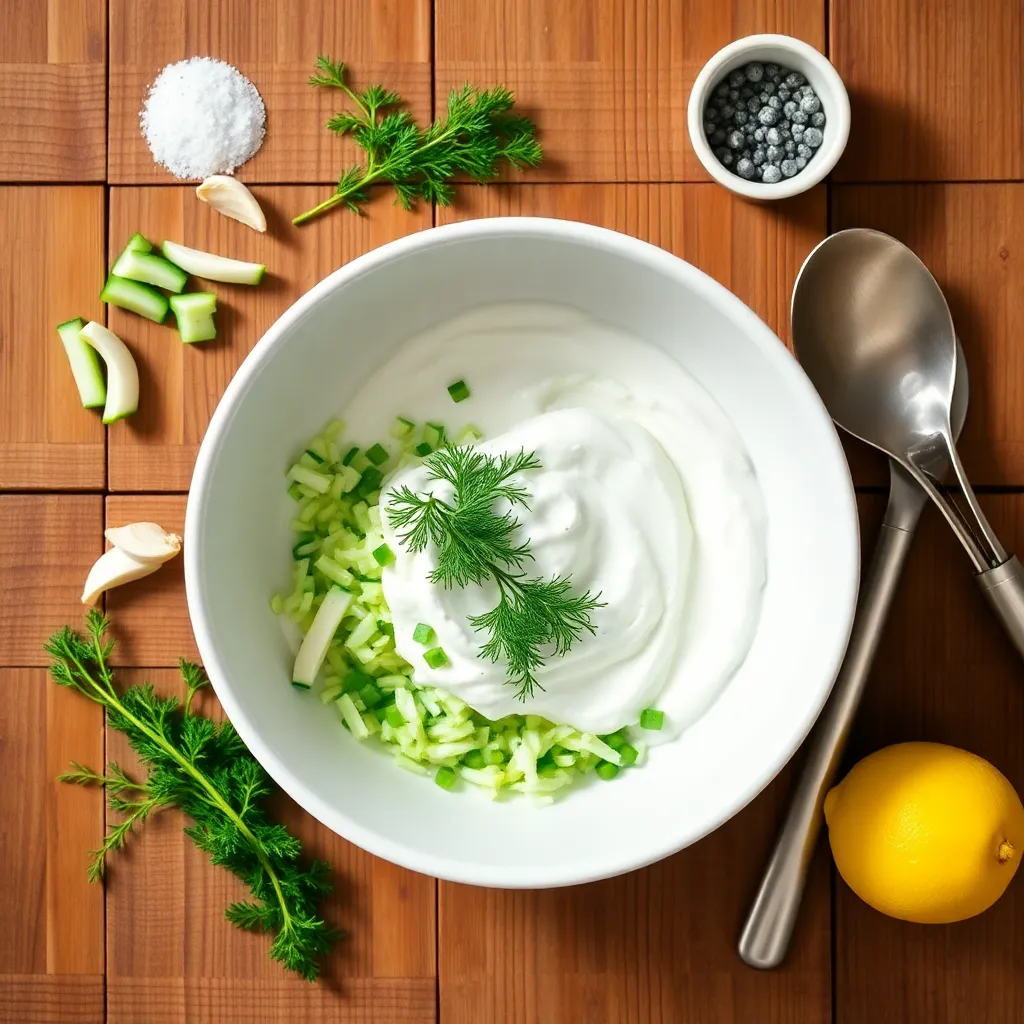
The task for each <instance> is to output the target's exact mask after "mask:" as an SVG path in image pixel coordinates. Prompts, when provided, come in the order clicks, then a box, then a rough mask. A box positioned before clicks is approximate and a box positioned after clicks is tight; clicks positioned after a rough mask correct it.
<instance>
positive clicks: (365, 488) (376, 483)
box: [355, 466, 384, 498]
mask: <svg viewBox="0 0 1024 1024" xmlns="http://www.w3.org/2000/svg"><path fill="white" fill-rule="evenodd" d="M383 479H384V474H383V473H382V472H381V471H380V470H379V469H378V468H377V467H376V466H370V467H369V468H368V469H364V470H363V473H362V476H360V477H359V483H357V484H356V487H355V493H356V496H357V497H359V498H365V497H366V496H367V495H368V494H371V493H372V492H373V491H375V490H377V488H378V487H380V482H381V480H383Z"/></svg>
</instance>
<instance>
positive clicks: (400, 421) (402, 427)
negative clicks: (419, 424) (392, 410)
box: [388, 416, 416, 438]
mask: <svg viewBox="0 0 1024 1024" xmlns="http://www.w3.org/2000/svg"><path fill="white" fill-rule="evenodd" d="M415 429H416V424H415V423H414V422H413V421H412V420H407V419H406V418H405V417H404V416H396V417H395V422H394V423H392V424H391V429H390V430H389V431H388V433H389V434H390V435H391V436H392V437H398V438H402V437H408V436H409V435H410V434H411V433H412V432H413V431H414V430H415Z"/></svg>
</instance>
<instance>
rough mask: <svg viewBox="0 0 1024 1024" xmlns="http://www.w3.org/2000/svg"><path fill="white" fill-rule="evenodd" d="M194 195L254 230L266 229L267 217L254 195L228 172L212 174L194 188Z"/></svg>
mask: <svg viewBox="0 0 1024 1024" xmlns="http://www.w3.org/2000/svg"><path fill="white" fill-rule="evenodd" d="M196 195H197V196H199V198H200V199H201V200H202V201H203V202H204V203H209V204H210V205H211V206H212V207H213V208H214V209H215V210H216V211H217V212H218V213H223V214H224V216H225V217H230V218H231V219H232V220H237V221H241V222H242V223H243V224H246V225H248V227H250V228H254V229H255V230H256V231H266V230H267V218H266V217H264V216H263V211H262V210H261V209H260V204H259V203H258V202H256V197H255V196H254V195H253V194H252V193H251V192H250V191H249V190H248V189H247V188H246V187H245V186H244V185H243V184H242V183H241V182H240V181H239V180H238V179H237V178H233V177H231V175H230V174H214V175H213V176H212V177H210V178H207V179H206V181H204V182H203V183H202V184H201V185H200V186H199V187H198V188H197V189H196Z"/></svg>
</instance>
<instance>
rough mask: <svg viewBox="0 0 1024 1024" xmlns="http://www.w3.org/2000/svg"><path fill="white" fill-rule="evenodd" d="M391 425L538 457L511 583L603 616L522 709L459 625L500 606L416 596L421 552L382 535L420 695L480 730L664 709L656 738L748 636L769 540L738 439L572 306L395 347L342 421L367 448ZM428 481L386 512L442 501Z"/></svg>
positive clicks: (724, 677) (432, 334) (669, 364)
mask: <svg viewBox="0 0 1024 1024" xmlns="http://www.w3.org/2000/svg"><path fill="white" fill-rule="evenodd" d="M460 378H463V379H465V380H466V382H467V384H468V385H469V387H470V389H471V392H472V397H471V399H470V400H469V401H466V402H463V403H461V404H459V405H453V404H452V403H451V401H450V400H449V399H448V397H447V393H446V388H447V385H448V384H450V383H451V382H452V381H454V380H457V379H460ZM383 410H387V412H384V411H383ZM396 410H397V411H400V412H401V413H402V414H403V415H406V416H409V417H410V418H412V419H416V420H420V421H422V420H440V421H446V422H447V423H448V424H449V425H450V426H451V427H453V428H455V429H456V430H457V429H458V428H459V427H460V426H461V425H462V424H463V423H465V422H467V421H469V422H474V423H475V424H477V425H478V426H479V427H480V428H481V429H482V430H483V432H484V433H485V435H486V437H487V438H488V440H486V441H485V442H483V444H482V447H483V448H484V450H486V451H488V452H492V453H498V452H518V451H519V450H520V449H524V450H526V451H534V452H536V454H537V457H538V460H539V461H540V463H541V466H542V468H541V469H538V470H531V471H528V472H526V473H524V474H522V479H521V480H520V481H518V482H520V483H521V484H522V485H523V486H524V487H525V488H526V489H527V491H528V492H529V493H530V495H531V501H530V509H529V510H525V509H517V512H516V514H517V518H518V519H519V520H520V522H521V524H522V527H521V529H522V536H523V538H529V540H530V547H531V553H532V555H533V561H532V562H529V563H527V565H526V569H527V571H528V572H529V573H530V574H531V575H536V576H541V577H546V578H550V577H552V576H563V575H570V576H571V577H572V582H573V589H574V591H575V592H576V593H583V592H584V591H586V590H588V589H589V590H590V591H592V592H597V591H600V593H601V600H602V601H603V602H604V606H603V607H601V608H599V609H597V610H596V611H595V612H594V614H593V621H594V625H595V627H596V632H595V634H594V635H593V636H591V635H588V634H584V636H583V637H582V639H581V640H580V641H579V643H578V644H576V645H575V646H574V647H573V649H572V651H570V652H569V653H568V654H567V655H565V656H563V657H560V658H550V659H548V661H547V662H546V664H545V665H544V667H543V668H542V669H541V670H540V671H539V672H538V673H537V678H538V680H539V682H540V684H541V686H543V687H544V689H543V690H541V689H539V688H538V689H537V690H536V692H535V694H534V696H533V697H532V698H530V699H528V700H527V701H526V702H525V703H524V702H522V701H520V700H518V699H517V697H516V692H515V688H514V687H513V686H510V685H507V684H506V673H505V669H504V666H502V665H500V664H499V665H495V664H492V663H491V662H489V661H486V660H483V659H481V658H480V657H479V656H478V653H479V649H480V646H481V645H482V643H483V642H484V639H485V637H482V636H481V635H480V634H479V633H476V632H475V631H474V630H473V628H472V626H471V625H470V624H469V622H468V617H469V616H470V615H474V614H479V613H480V612H483V611H486V610H488V609H489V608H492V607H493V606H494V604H495V603H496V601H497V596H496V592H495V591H494V590H493V589H491V588H489V587H488V586H484V587H469V588H466V589H462V590H444V589H443V588H441V587H439V586H437V585H435V584H432V583H430V582H429V581H428V580H427V577H428V575H429V573H430V572H431V570H432V569H433V567H434V564H435V558H436V555H435V553H434V552H432V551H431V550H430V549H429V548H428V549H427V550H426V551H424V552H422V553H421V554H419V555H415V556H413V555H410V554H409V553H407V552H406V551H404V549H403V548H402V546H401V543H400V538H398V537H396V536H395V535H394V533H393V531H389V536H388V542H389V544H390V546H391V547H392V549H393V550H394V551H395V552H396V554H397V555H398V557H397V559H396V561H395V562H394V564H393V565H392V566H390V567H389V568H388V569H387V570H386V571H385V573H384V581H383V582H384V594H385V597H386V599H387V601H388V604H389V606H390V608H391V612H392V615H393V618H394V626H395V639H396V643H397V647H398V650H399V653H401V654H402V656H403V657H404V658H406V659H407V660H408V661H409V662H410V663H411V664H412V665H413V666H414V667H415V669H416V679H417V681H419V682H421V683H425V684H429V685H435V686H438V687H441V688H443V689H446V690H449V691H451V692H452V693H455V694H457V695H458V696H460V697H462V698H463V699H464V700H466V701H467V702H468V703H469V704H470V705H471V706H472V707H474V708H475V709H476V710H477V711H479V712H481V713H482V714H484V715H486V716H487V717H488V718H499V717H501V716H503V715H506V714H512V713H524V712H525V713H527V714H529V713H533V714H540V715H543V716H544V717H546V718H548V719H551V720H553V721H556V722H565V723H567V724H571V725H574V726H576V727H577V728H581V729H586V730H589V731H592V732H598V733H605V732H611V731H612V730H614V729H617V728H619V727H620V726H623V725H626V724H630V723H635V722H636V721H637V718H638V716H639V713H640V711H641V710H642V709H643V708H645V707H651V706H653V707H657V708H660V709H661V710H663V711H665V712H666V715H667V723H666V724H667V728H666V730H665V733H664V734H663V735H666V736H671V735H675V734H678V732H679V731H681V730H682V729H684V728H685V727H686V726H687V725H689V724H690V723H691V722H693V721H694V720H695V719H696V718H697V717H699V715H700V714H701V713H702V712H703V711H704V710H705V709H706V708H707V707H708V705H709V704H710V703H711V702H712V701H713V700H714V698H715V696H716V695H717V694H718V693H719V692H720V691H721V689H722V687H723V686H724V685H725V684H726V683H727V682H728V680H729V678H730V677H731V676H732V674H733V673H734V672H735V670H736V668H737V667H738V666H739V665H740V664H741V663H742V661H743V659H744V657H745V656H746V653H747V650H748V649H749V647H750V644H751V642H752V639H753V636H754V633H755V631H756V626H757V622H758V618H759V613H760V605H761V591H762V589H763V586H764V582H765V574H766V565H765V549H766V537H765V533H766V525H767V524H766V522H765V516H764V511H763V502H762V498H761V493H760V489H759V487H758V485H757V479H756V477H755V475H754V472H753V469H752V467H751V465H750V461H749V459H748V458H747V455H746V452H745V450H744V448H743V444H742V442H741V440H740V438H739V436H738V434H737V432H736V430H735V428H734V427H733V425H732V423H731V421H730V420H729V418H728V417H727V416H726V415H725V413H724V412H723V411H722V409H721V408H720V407H719V406H718V404H717V403H716V402H715V401H714V399H713V398H711V396H710V395H709V394H708V393H707V392H706V391H704V389H703V388H702V387H700V385H699V384H697V382H696V381H695V380H694V379H693V378H692V377H691V376H690V375H689V374H688V373H686V371H685V370H683V368H682V367H681V366H680V365H679V363H677V362H676V361H675V360H673V359H672V358H670V357H669V356H668V355H666V354H665V353H664V352H662V351H661V350H659V349H658V348H656V347H655V346H654V345H651V344H649V343H647V342H644V341H641V340H639V339H637V338H635V337H632V336H630V335H628V334H626V333H624V332H622V331H619V330H617V329H614V328H612V327H610V326H607V325H604V324H600V323H597V322H595V321H592V320H590V319H589V318H587V317H585V316H584V315H582V314H580V313H578V312H576V311H573V310H569V309H566V308H562V307H554V306H540V305H525V304H524V305H507V306H486V307H481V308H480V309H478V310H475V311H473V312H472V313H470V314H467V315H464V316H462V317H459V318H458V319H456V320H454V321H451V322H450V323H447V324H445V325H442V326H441V327H438V328H435V329H433V330H431V331H429V332H427V333H425V334H423V335H421V336H419V337H417V338H414V339H412V340H411V341H409V342H407V343H406V344H405V345H404V346H403V347H402V348H401V349H400V350H399V351H398V352H397V353H396V355H395V356H394V357H393V358H392V359H391V360H389V362H388V363H387V364H386V365H385V366H384V367H383V368H382V369H381V370H380V371H379V372H378V373H377V374H375V375H374V376H373V377H372V378H371V379H370V380H369V381H368V382H367V384H366V385H365V386H364V387H363V389H362V390H361V391H360V392H359V393H358V394H357V396H356V397H355V399H354V400H353V402H352V403H351V404H350V406H349V408H348V410H347V411H346V420H347V421H348V424H349V426H350V428H351V429H352V430H353V431H354V432H356V433H357V434H358V436H363V437H368V438H372V437H374V436H378V435H379V434H380V433H381V432H382V431H384V430H386V428H387V424H388V422H389V421H388V419H387V417H388V416H390V415H392V414H393V413H394V411H396ZM427 477H428V474H427V472H426V471H425V470H424V469H423V468H422V467H421V466H415V467H409V468H407V469H405V470H402V471H400V472H399V473H398V474H396V475H395V477H394V478H392V479H391V480H389V481H387V483H386V485H385V490H384V493H383V495H382V511H384V509H385V508H386V505H387V500H388V494H389V491H390V490H392V489H393V488H394V487H395V486H396V485H401V484H407V485H408V486H409V487H411V488H412V489H413V490H415V491H420V492H426V491H427V490H429V489H431V488H432V487H439V486H441V485H439V484H437V483H436V482H433V483H432V482H430V481H429V480H428V479H427ZM444 486H447V485H444ZM386 518H387V517H386V514H385V516H384V519H385V521H386ZM421 622H423V623H426V624H428V625H430V626H431V627H432V628H433V629H434V630H435V632H436V633H437V635H438V643H439V644H440V645H441V646H442V647H443V648H444V650H445V652H446V653H447V655H448V657H449V659H450V664H448V665H446V666H443V667H441V668H439V669H431V668H429V667H428V666H426V664H425V663H424V660H423V651H424V649H423V647H422V646H421V645H419V644H417V643H415V642H414V641H413V640H412V633H413V630H414V629H415V627H416V625H417V624H418V623H421ZM651 735H652V738H653V737H654V735H656V734H651Z"/></svg>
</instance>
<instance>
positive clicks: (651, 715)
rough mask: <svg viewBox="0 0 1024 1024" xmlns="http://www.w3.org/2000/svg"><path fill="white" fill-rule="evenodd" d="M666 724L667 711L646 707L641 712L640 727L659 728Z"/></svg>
mask: <svg viewBox="0 0 1024 1024" xmlns="http://www.w3.org/2000/svg"><path fill="white" fill-rule="evenodd" d="M664 725H665V712H664V711H656V710H655V709H654V708H644V709H643V711H641V712H640V728H641V729H652V730H658V729H661V728H662V727H663V726H664Z"/></svg>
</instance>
